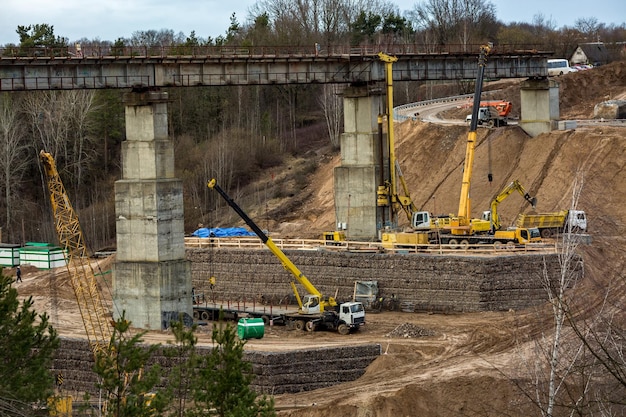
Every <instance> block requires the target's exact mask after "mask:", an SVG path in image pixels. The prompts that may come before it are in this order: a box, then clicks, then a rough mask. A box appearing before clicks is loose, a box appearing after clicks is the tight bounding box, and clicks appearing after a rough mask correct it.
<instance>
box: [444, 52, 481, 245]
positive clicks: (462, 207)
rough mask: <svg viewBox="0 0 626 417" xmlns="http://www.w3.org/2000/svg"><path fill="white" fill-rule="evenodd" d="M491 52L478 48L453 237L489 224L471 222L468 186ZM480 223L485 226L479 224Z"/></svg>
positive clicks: (452, 231) (477, 221)
mask: <svg viewBox="0 0 626 417" xmlns="http://www.w3.org/2000/svg"><path fill="white" fill-rule="evenodd" d="M490 52H491V44H487V45H482V46H481V47H480V55H479V57H478V75H477V76H476V86H475V90H474V103H473V105H472V120H471V122H470V129H469V133H468V135H467V146H466V149H465V164H464V166H463V181H462V183H461V197H460V199H459V210H458V212H457V218H456V219H455V221H454V223H453V224H452V227H451V229H450V231H451V233H452V234H454V235H471V234H474V233H475V232H480V231H483V229H487V230H488V229H489V223H488V222H484V221H483V220H481V219H475V220H471V217H470V216H471V199H470V184H471V180H472V168H473V165H474V153H475V149H476V129H477V127H478V110H479V108H480V96H481V94H482V89H483V78H484V74H485V66H486V65H487V55H489V53H490ZM481 222H483V223H485V224H481Z"/></svg>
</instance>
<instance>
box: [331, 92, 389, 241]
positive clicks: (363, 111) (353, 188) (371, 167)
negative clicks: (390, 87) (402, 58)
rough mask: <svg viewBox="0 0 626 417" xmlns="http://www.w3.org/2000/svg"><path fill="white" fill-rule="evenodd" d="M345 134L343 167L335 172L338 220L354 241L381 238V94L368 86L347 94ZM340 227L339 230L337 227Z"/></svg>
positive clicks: (344, 106) (343, 135) (345, 99)
mask: <svg viewBox="0 0 626 417" xmlns="http://www.w3.org/2000/svg"><path fill="white" fill-rule="evenodd" d="M343 109H344V133H343V134H342V135H341V138H340V146H341V166H338V167H337V168H335V171H334V187H335V217H336V221H337V223H338V225H344V226H345V227H346V229H345V231H346V236H347V237H348V238H349V239H353V240H373V239H376V238H377V237H378V228H379V226H380V224H379V223H380V221H381V216H380V213H379V208H378V207H377V202H376V191H377V187H378V185H379V182H380V180H379V176H380V169H381V168H380V161H381V157H380V155H381V153H380V149H381V146H380V140H379V138H378V136H379V135H378V122H377V119H378V114H379V113H380V112H381V109H382V102H381V95H380V92H378V91H376V92H372V91H370V89H369V88H368V87H367V86H359V87H355V86H351V87H349V88H347V89H346V90H345V91H344V96H343ZM338 228H339V227H338Z"/></svg>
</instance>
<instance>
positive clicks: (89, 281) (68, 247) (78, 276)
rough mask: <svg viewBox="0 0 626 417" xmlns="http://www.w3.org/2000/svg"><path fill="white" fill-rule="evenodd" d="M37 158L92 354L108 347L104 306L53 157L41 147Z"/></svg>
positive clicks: (110, 331) (108, 328)
mask: <svg viewBox="0 0 626 417" xmlns="http://www.w3.org/2000/svg"><path fill="white" fill-rule="evenodd" d="M39 158H40V160H41V162H42V164H43V166H44V171H45V174H46V178H47V185H48V190H49V192H50V204H51V206H52V214H53V217H54V225H55V228H56V232H57V235H58V238H59V244H60V245H61V247H62V248H63V253H64V256H65V260H66V266H67V271H68V273H69V276H70V281H71V284H72V289H73V290H74V295H75V297H76V301H77V302H78V308H79V310H80V315H81V318H82V320H83V324H84V326H85V331H86V333H87V338H88V340H89V345H90V346H91V349H92V351H93V353H94V355H96V353H97V352H98V351H103V350H105V349H106V348H108V346H109V343H110V340H111V335H112V330H111V326H110V324H109V322H108V321H106V320H105V319H104V318H105V317H106V312H107V311H108V310H107V308H105V305H104V303H103V300H102V297H101V296H100V291H99V289H98V286H97V283H96V279H95V274H94V271H93V268H92V266H91V263H90V262H89V258H88V257H87V248H86V246H85V241H84V237H83V232H82V229H81V227H80V223H79V221H78V216H77V214H76V212H75V211H74V209H73V208H72V204H71V203H70V200H69V197H68V195H67V193H66V191H65V187H64V186H63V182H62V181H61V177H60V176H59V173H58V171H57V168H56V164H55V162H54V158H53V157H52V155H51V154H49V153H47V152H44V151H43V150H42V151H41V152H40V153H39Z"/></svg>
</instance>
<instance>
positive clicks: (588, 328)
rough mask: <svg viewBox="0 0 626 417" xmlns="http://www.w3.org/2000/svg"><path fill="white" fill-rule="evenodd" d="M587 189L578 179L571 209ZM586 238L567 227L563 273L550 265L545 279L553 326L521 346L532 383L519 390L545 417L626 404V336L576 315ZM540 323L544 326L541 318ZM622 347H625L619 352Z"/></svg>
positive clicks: (608, 411)
mask: <svg viewBox="0 0 626 417" xmlns="http://www.w3.org/2000/svg"><path fill="white" fill-rule="evenodd" d="M582 188H583V180H582V177H578V178H577V179H576V181H575V182H574V185H573V187H572V205H571V209H575V208H576V206H577V204H578V200H579V197H580V193H581V191H582ZM583 237H584V236H583V235H581V234H580V233H579V232H578V231H577V230H574V229H573V228H572V226H571V225H568V226H566V228H565V230H564V231H563V233H562V234H561V235H560V237H559V242H558V247H559V252H558V254H557V256H558V268H557V271H558V272H557V273H556V274H554V273H550V271H554V270H555V268H554V267H550V268H549V267H548V266H547V264H546V266H545V267H544V269H543V271H544V273H543V276H542V280H543V284H544V288H545V289H546V294H547V297H548V301H549V307H550V308H551V311H552V316H551V323H552V326H550V327H548V328H547V329H544V330H543V331H542V332H541V335H540V337H538V338H535V339H534V340H533V341H532V342H529V343H525V344H520V350H519V352H520V356H521V359H522V363H524V364H525V365H526V366H525V369H526V371H527V373H526V381H527V384H524V383H519V382H518V386H519V387H520V388H522V392H523V393H524V395H525V396H526V397H527V398H528V399H529V400H530V401H531V402H532V403H533V404H534V405H535V407H536V409H537V410H538V412H539V415H541V416H542V417H552V416H555V415H564V416H565V415H568V416H574V415H579V416H583V415H600V416H604V415H606V416H608V415H616V414H615V413H614V411H615V410H612V405H613V404H616V403H615V402H611V401H607V400H608V399H609V398H611V397H612V398H613V399H614V398H620V399H623V388H624V385H623V384H624V381H625V379H624V378H622V377H623V376H624V375H626V373H625V371H624V369H625V368H624V364H625V363H626V362H625V361H624V360H623V356H621V353H622V352H623V343H622V342H621V340H623V339H621V340H619V339H620V337H621V336H622V335H620V337H612V336H616V335H617V333H615V332H607V331H602V330H601V324H602V323H601V321H600V320H599V319H598V316H596V315H593V317H592V319H591V320H590V321H587V322H585V326H582V325H580V324H578V323H579V321H580V317H579V314H580V311H578V312H577V311H575V310H576V308H575V306H576V304H577V303H576V300H577V299H578V297H577V295H578V294H579V292H580V291H581V287H580V283H581V280H582V278H583V273H584V268H583V264H582V257H581V256H580V255H579V249H580V248H579V246H580V244H581V242H582V241H583ZM586 299H587V300H588V298H586ZM600 305H601V310H604V309H605V308H606V306H607V303H606V298H605V299H604V300H603V301H602V302H601V303H600ZM585 309H586V310H587V311H588V310H589V309H588V308H587V307H585ZM585 309H583V310H585ZM583 310H581V311H583ZM613 311H615V310H613ZM583 314H589V313H584V312H583ZM612 317H614V316H612ZM538 320H539V321H541V320H542V319H541V317H538ZM618 340H619V341H618ZM614 342H618V343H617V344H616V343H614ZM618 344H619V346H620V347H619V348H615V347H616V346H617V345H618ZM529 345H530V347H529ZM608 350H612V351H613V352H619V354H617V355H615V360H610V361H609V360H607V359H606V358H607V355H605V353H606V352H607V351H608ZM594 351H595V353H594ZM603 361H604V362H606V363H611V364H612V365H611V366H608V367H606V368H605V369H610V370H609V372H608V373H609V374H616V375H618V376H619V377H618V379H619V380H620V385H621V387H622V391H621V392H620V394H619V395H618V396H616V395H615V392H614V387H611V386H610V384H609V383H608V382H609V381H608V379H607V377H606V374H607V372H604V370H603V367H602V366H601V365H602V363H603ZM616 365H617V366H616Z"/></svg>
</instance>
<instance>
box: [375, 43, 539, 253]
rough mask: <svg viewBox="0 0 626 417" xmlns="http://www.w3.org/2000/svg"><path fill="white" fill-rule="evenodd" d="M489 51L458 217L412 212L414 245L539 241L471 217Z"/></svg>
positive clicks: (481, 62)
mask: <svg viewBox="0 0 626 417" xmlns="http://www.w3.org/2000/svg"><path fill="white" fill-rule="evenodd" d="M490 52H491V45H490V44H489V45H482V46H481V48H480V55H479V58H478V75H477V76H476V86H475V90H474V102H473V105H472V118H471V119H470V129H469V133H468V137H467V146H466V150H465V163H464V166H463V179H462V184H461V195H460V198H459V209H458V212H457V213H458V214H457V215H456V216H455V215H451V216H446V217H439V218H435V217H432V216H431V214H430V213H429V212H427V211H420V212H414V213H413V214H412V217H411V226H412V228H413V229H414V230H415V231H416V232H417V233H415V237H414V238H413V240H414V241H416V242H418V243H416V244H422V243H424V242H425V241H427V242H428V243H441V244H447V245H450V247H451V248H461V249H465V248H467V247H468V246H469V245H474V244H495V245H501V244H527V243H531V242H537V241H540V240H541V238H540V237H539V236H538V235H537V233H536V230H528V229H516V230H506V231H502V230H493V229H492V224H491V223H492V222H491V220H485V219H482V218H481V219H472V218H471V199H470V185H471V179H472V168H473V163H474V153H475V146H476V136H477V135H476V129H477V126H478V112H479V110H480V96H481V94H482V84H483V78H484V70H485V66H486V64H487V55H488V54H489V53H490ZM511 191H512V190H511ZM420 232H421V233H420ZM433 232H436V233H433ZM420 234H421V236H420ZM403 239H404V237H395V242H393V243H394V244H404V243H407V244H409V243H410V242H403V241H402V240H403ZM387 240H388V241H391V240H392V238H389V237H387ZM406 240H409V239H406ZM383 243H384V242H383Z"/></svg>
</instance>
